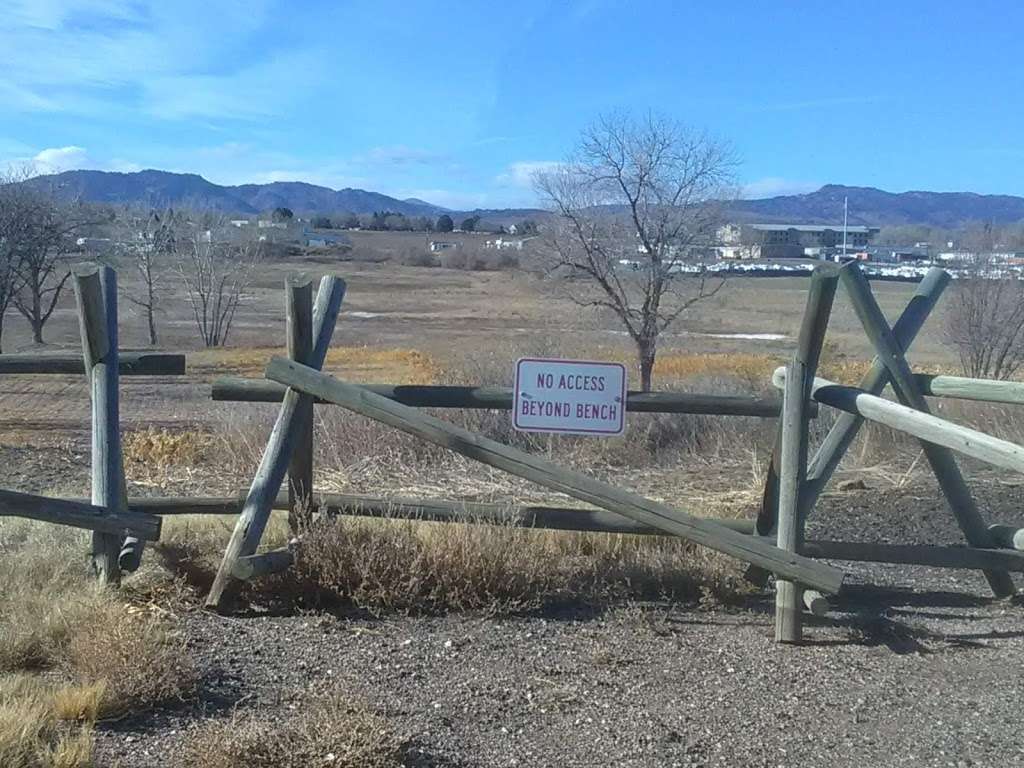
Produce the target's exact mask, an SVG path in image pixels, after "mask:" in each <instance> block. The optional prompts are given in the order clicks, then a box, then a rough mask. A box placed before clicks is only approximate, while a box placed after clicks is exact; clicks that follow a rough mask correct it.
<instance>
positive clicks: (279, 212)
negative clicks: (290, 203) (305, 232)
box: [270, 207, 295, 222]
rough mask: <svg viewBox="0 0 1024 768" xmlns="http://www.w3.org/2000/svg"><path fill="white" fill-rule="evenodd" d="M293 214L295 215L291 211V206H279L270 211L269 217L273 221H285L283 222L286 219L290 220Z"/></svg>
mask: <svg viewBox="0 0 1024 768" xmlns="http://www.w3.org/2000/svg"><path fill="white" fill-rule="evenodd" d="M294 216H295V214H294V213H292V210H291V208H284V207H280V208H275V209H274V210H273V211H271V212H270V218H271V219H272V220H273V221H285V222H287V221H291V220H292V218H294Z"/></svg>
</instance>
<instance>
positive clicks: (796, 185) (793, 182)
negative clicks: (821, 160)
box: [741, 176, 822, 198]
mask: <svg viewBox="0 0 1024 768" xmlns="http://www.w3.org/2000/svg"><path fill="white" fill-rule="evenodd" d="M821 186H822V185H821V182H819V181H799V180H797V179H786V178H782V177H781V176H765V177H764V178H761V179H755V180H754V181H750V182H747V183H746V184H744V185H743V187H742V190H741V191H742V194H743V197H746V198H757V197H776V196H778V195H802V194H804V193H806V192H813V191H814V190H816V189H820V188H821Z"/></svg>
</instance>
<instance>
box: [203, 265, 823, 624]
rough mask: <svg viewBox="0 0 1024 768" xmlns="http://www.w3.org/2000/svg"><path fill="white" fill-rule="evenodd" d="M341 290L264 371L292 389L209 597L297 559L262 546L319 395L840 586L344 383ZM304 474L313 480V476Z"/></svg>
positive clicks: (320, 297) (764, 563)
mask: <svg viewBox="0 0 1024 768" xmlns="http://www.w3.org/2000/svg"><path fill="white" fill-rule="evenodd" d="M296 288H297V286H296V285H291V291H290V292H294V291H295V290H296ZM343 294H344V282H342V281H341V280H340V279H339V278H336V277H325V278H324V279H323V280H322V281H321V283H320V290H319V292H318V294H317V302H316V308H315V309H314V311H313V323H312V324H313V333H312V336H313V339H314V344H313V348H312V352H311V354H310V355H309V356H308V357H306V358H305V359H297V358H298V355H296V354H292V355H291V358H292V359H288V360H285V359H283V358H275V359H274V360H272V361H271V363H270V365H269V366H268V368H267V378H269V379H271V380H273V381H277V382H279V383H281V384H285V385H287V387H288V389H287V391H286V392H285V394H284V398H283V400H282V401H281V410H280V411H279V413H278V417H277V421H276V423H275V425H274V428H273V431H272V432H271V435H270V438H269V440H268V443H267V447H266V449H265V450H264V453H263V456H262V458H261V460H260V465H259V468H258V469H257V471H256V475H255V477H254V479H253V482H252V485H251V487H250V489H249V493H248V494H247V496H246V500H245V503H244V505H243V507H242V512H241V513H240V515H239V518H238V521H237V523H236V525H235V529H234V531H233V533H232V536H231V540H230V542H229V544H228V547H227V549H226V551H225V554H224V558H223V560H222V562H221V565H220V568H219V570H218V572H217V576H216V579H215V580H214V584H213V587H212V589H211V591H210V593H209V595H208V596H207V600H206V605H207V607H210V608H215V609H218V610H220V609H223V608H224V607H225V606H226V604H227V603H228V600H229V596H230V595H229V587H230V586H231V585H232V583H233V582H234V581H235V580H238V579H245V578H250V577H252V576H255V575H259V574H263V573H269V572H273V571H274V570H279V569H280V568H281V567H286V566H287V565H288V564H289V563H290V562H291V557H290V553H289V552H287V551H278V552H269V553H264V554H257V553H256V551H257V548H258V546H259V542H260V538H261V537H262V534H263V531H264V529H265V527H266V524H267V520H268V519H269V516H270V512H271V509H272V508H273V506H274V502H275V499H276V497H277V495H278V492H279V490H280V487H281V483H282V482H283V480H284V476H285V473H286V471H287V470H288V465H289V462H291V461H292V454H293V452H294V450H295V445H296V442H297V440H298V439H300V438H299V436H300V435H301V433H302V431H303V429H304V427H303V424H304V423H305V420H306V418H307V416H305V415H304V413H303V410H304V408H305V407H306V405H305V404H307V403H308V404H312V402H313V398H314V397H316V398H319V400H321V401H324V402H329V403H334V404H336V405H340V406H342V407H344V408H347V409H348V410H351V411H354V412H355V413H359V414H361V415H363V416H367V417H369V418H372V419H375V420H377V421H381V422H383V423H385V424H388V425H390V426H392V427H395V428H397V429H399V430H402V431H404V432H406V433H408V434H412V435H414V436H416V437H419V438H421V439H423V440H426V441H428V442H431V443H434V444H436V445H440V446H443V447H445V448H448V449H450V450H453V451H455V452H457V453H460V454H462V455H464V456H467V457H469V458H471V459H475V460H476V461H480V462H482V463H485V464H488V465H490V466H493V467H496V468H498V469H501V470H504V471H506V472H508V473H510V474H513V475H517V476H519V477H522V478H525V479H527V480H531V481H533V482H536V483H539V484H540V485H544V486H546V487H548V488H551V489H553V490H556V491H560V492H562V493H565V494H567V495H569V496H572V497H574V498H576V499H579V500H582V501H584V502H587V503H590V504H593V505H595V506H597V507H599V508H601V509H605V510H608V511H610V512H613V513H615V514H618V515H622V516H624V517H627V518H630V519H632V520H634V521H636V522H639V523H641V524H643V525H648V526H650V527H652V528H655V529H657V530H659V531H661V532H664V533H669V534H673V535H676V536H680V537H682V538H685V539H687V540H689V541H692V542H694V543H696V544H700V545H703V546H708V547H711V548H712V549H716V550H718V551H720V552H723V553H725V554H728V555H731V556H733V557H736V558H738V559H740V560H743V561H744V562H748V563H753V564H755V565H757V566H759V567H761V568H764V569H765V570H767V571H770V572H773V573H776V574H778V575H779V576H780V577H785V578H790V579H793V580H794V581H795V582H798V583H800V584H805V585H807V586H809V587H813V588H815V589H819V590H821V591H822V592H825V593H829V594H831V593H835V592H837V591H838V590H839V588H840V587H841V585H842V580H843V574H842V572H841V571H839V570H837V569H835V568H833V567H831V566H828V565H825V564H824V563H819V562H815V561H814V560H812V559H810V558H808V557H805V556H803V555H801V554H798V553H796V552H793V551H784V550H782V549H779V548H778V547H775V546H773V545H772V544H770V543H768V542H766V541H763V540H762V539H760V538H759V537H756V536H750V535H747V534H743V533H739V532H737V531H735V530H731V529H730V528H728V527H726V526H724V525H721V524H719V523H716V522H714V521H711V520H707V519H704V518H700V517H694V516H691V515H688V514H686V513H685V512H682V511H680V510H678V509H675V508H673V507H669V506H667V505H665V504H661V503H659V502H656V501H652V500H650V499H646V498H644V497H642V496H640V495H638V494H635V493H631V492H629V491H626V490H623V489H622V488H618V487H616V486H613V485H611V484H609V483H605V482H602V481H600V480H596V479H594V478H591V477H589V476H587V475H584V474H582V473H579V472H574V471H571V470H567V469H564V468H563V467H560V466H558V465H557V464H555V463H553V462H550V461H548V460H546V459H542V458H540V457H537V456H533V455H531V454H528V453H526V452H524V451H520V450H517V449H515V448H512V447H509V446H507V445H503V444H501V443H498V442H496V441H493V440H489V439H487V438H485V437H483V436H482V435H479V434H476V433H473V432H469V431H467V430H464V429H461V428H459V427H456V426H455V425H453V424H451V423H449V422H446V421H443V420H441V419H437V418H435V417H433V416H429V415H427V414H424V413H421V412H419V411H418V410H417V409H416V408H413V407H410V406H407V405H402V404H399V403H396V402H393V401H392V400H389V399H388V398H386V397H383V396H381V395H379V394H376V393H374V392H370V391H368V390H366V389H364V388H362V387H359V386H356V385H353V384H346V383H344V382H341V381H338V380H337V379H334V378H332V377H330V376H327V375H325V374H323V373H321V372H320V371H319V368H321V367H322V365H323V362H324V358H325V356H326V352H327V346H328V344H329V343H330V339H331V332H332V331H333V328H334V322H335V319H336V317H337V314H338V310H339V308H340V305H341V300H342V296H343ZM289 314H290V315H291V312H289ZM304 484H306V485H308V486H311V484H312V483H311V478H309V481H308V483H304Z"/></svg>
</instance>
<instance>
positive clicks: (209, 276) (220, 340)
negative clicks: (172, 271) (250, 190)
mask: <svg viewBox="0 0 1024 768" xmlns="http://www.w3.org/2000/svg"><path fill="white" fill-rule="evenodd" d="M234 229H235V228H234V227H225V226H224V222H223V221H222V220H221V219H220V218H219V217H214V216H211V215H209V214H204V215H201V216H197V217H196V219H195V220H194V221H192V222H191V223H189V224H187V225H182V230H183V231H182V233H181V234H180V235H179V236H177V237H176V238H175V246H174V247H175V251H176V254H177V258H178V264H177V268H178V273H179V274H180V275H181V278H182V280H183V281H184V283H185V290H186V292H187V294H188V300H189V304H190V306H191V307H192V315H193V318H194V319H195V323H196V327H197V328H198V330H199V336H200V338H201V339H202V341H203V344H205V345H206V346H207V347H220V346H223V345H225V344H227V341H228V336H229V334H230V333H231V325H232V323H233V322H234V319H235V313H236V312H237V311H238V307H239V305H240V304H241V302H242V297H243V294H244V292H245V290H246V289H247V288H248V287H249V283H250V281H251V280H252V277H253V273H254V271H255V268H256V265H257V264H258V263H259V261H260V260H261V258H262V257H263V255H264V254H263V251H264V247H265V246H264V244H263V243H262V242H260V241H258V240H255V239H253V238H252V237H251V236H246V235H244V234H240V233H238V232H237V231H231V230H234Z"/></svg>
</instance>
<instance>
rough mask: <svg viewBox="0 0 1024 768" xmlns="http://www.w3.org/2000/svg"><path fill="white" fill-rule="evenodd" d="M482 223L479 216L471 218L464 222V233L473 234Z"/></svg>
mask: <svg viewBox="0 0 1024 768" xmlns="http://www.w3.org/2000/svg"><path fill="white" fill-rule="evenodd" d="M479 221H480V217H479V216H470V217H469V218H466V219H463V220H462V231H463V232H472V231H474V230H475V229H476V225H477V223H478V222H479Z"/></svg>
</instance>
